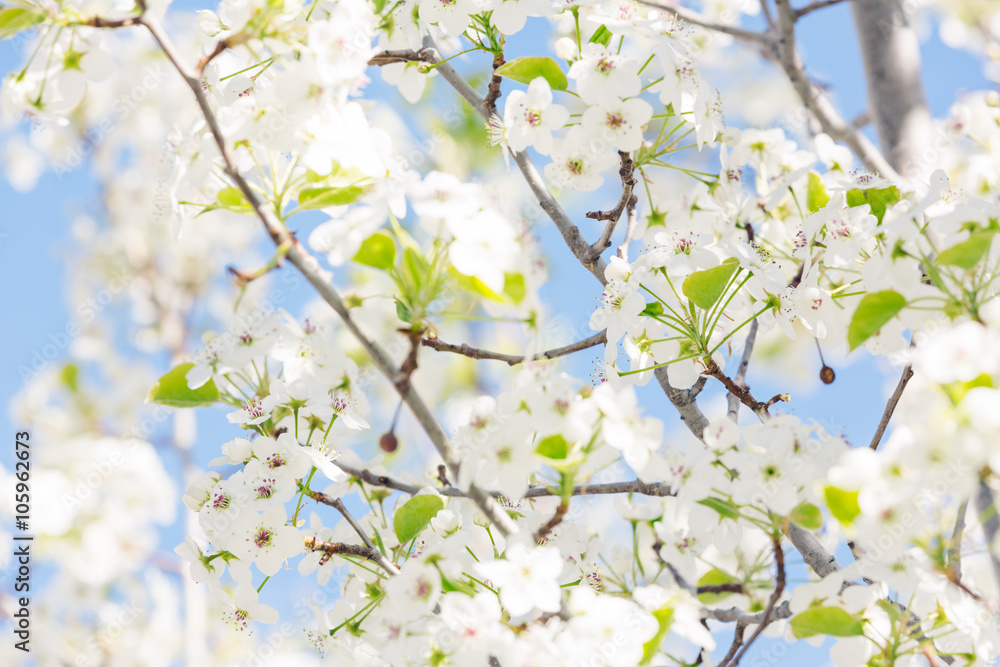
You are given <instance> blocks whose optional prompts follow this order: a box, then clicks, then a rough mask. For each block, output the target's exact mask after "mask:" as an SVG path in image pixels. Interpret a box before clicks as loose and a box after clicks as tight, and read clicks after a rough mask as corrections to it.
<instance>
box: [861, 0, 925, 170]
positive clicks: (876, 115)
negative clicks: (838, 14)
mask: <svg viewBox="0 0 1000 667" xmlns="http://www.w3.org/2000/svg"><path fill="white" fill-rule="evenodd" d="M851 8H852V11H853V12H854V23H855V25H856V26H857V30H858V39H859V40H860V42H861V56H862V61H863V62H864V66H865V78H866V79H867V81H868V108H869V109H870V110H871V115H872V118H873V120H874V121H875V128H876V129H877V130H878V137H879V141H880V143H881V144H882V150H883V151H884V152H885V156H886V158H887V159H888V161H889V163H890V164H891V165H892V166H893V167H894V168H895V169H896V170H897V171H898V172H899V173H900V174H902V175H903V176H906V177H911V178H912V177H915V176H918V175H920V172H921V171H922V169H921V159H922V152H923V149H924V148H926V147H927V146H928V144H929V140H930V137H931V136H932V134H933V130H932V127H931V114H930V111H929V110H928V109H927V101H926V99H925V98H924V87H923V84H922V83H921V81H920V44H919V42H918V41H917V35H916V33H915V32H914V31H913V28H912V27H910V16H909V13H910V12H913V11H915V6H913V3H910V2H903V1H902V0H855V1H854V2H853V3H852V4H851Z"/></svg>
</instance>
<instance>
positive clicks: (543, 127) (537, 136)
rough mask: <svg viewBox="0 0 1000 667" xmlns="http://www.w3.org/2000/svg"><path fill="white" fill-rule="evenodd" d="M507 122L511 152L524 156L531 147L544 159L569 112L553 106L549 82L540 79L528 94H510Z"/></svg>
mask: <svg viewBox="0 0 1000 667" xmlns="http://www.w3.org/2000/svg"><path fill="white" fill-rule="evenodd" d="M506 4H507V3H504V5H506ZM511 4H520V3H511ZM504 120H505V122H506V123H508V125H509V126H508V129H507V143H508V145H509V146H510V148H511V150H513V151H515V152H520V151H523V150H524V149H525V148H528V147H529V146H531V147H533V148H534V149H535V150H536V151H538V152H539V153H541V154H542V155H548V154H549V153H550V152H551V151H552V132H554V131H556V130H559V129H561V128H562V127H563V125H565V124H566V122H567V121H568V120H569V112H568V111H567V110H566V107H564V106H562V105H561V104H553V103H552V89H551V88H550V87H549V82H548V81H546V80H545V79H544V78H543V77H538V78H536V79H535V80H534V81H532V82H531V84H530V85H529V86H528V91H527V92H524V91H521V90H512V91H511V92H510V95H508V96H507V103H506V106H505V107H504Z"/></svg>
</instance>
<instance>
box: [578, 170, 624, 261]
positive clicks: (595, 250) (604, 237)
mask: <svg viewBox="0 0 1000 667" xmlns="http://www.w3.org/2000/svg"><path fill="white" fill-rule="evenodd" d="M618 157H619V159H620V160H621V167H619V169H618V175H619V176H620V177H621V179H622V196H621V197H619V198H618V203H617V204H615V207H614V208H613V209H610V210H607V211H590V212H588V213H587V215H586V217H588V218H590V219H591V220H607V221H608V224H607V225H605V226H604V232H603V233H602V234H601V238H599V239H598V240H597V242H596V243H594V244H593V245H592V246H591V247H590V253H591V255H592V256H593V257H600V255H601V253H602V252H604V251H605V250H607V249H608V248H609V247H611V235H612V234H613V233H614V231H615V226H616V225H617V224H618V220H619V219H620V218H621V217H622V213H623V212H624V211H625V207H626V206H628V205H629V204H630V203H631V202H632V199H633V195H632V190H633V188H635V184H636V180H635V177H634V174H635V162H633V161H632V156H631V155H629V154H628V153H626V152H624V151H618Z"/></svg>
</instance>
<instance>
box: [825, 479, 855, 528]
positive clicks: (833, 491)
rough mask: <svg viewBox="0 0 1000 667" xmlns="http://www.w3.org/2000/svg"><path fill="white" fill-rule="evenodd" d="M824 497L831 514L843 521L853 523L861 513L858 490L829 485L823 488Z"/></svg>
mask: <svg viewBox="0 0 1000 667" xmlns="http://www.w3.org/2000/svg"><path fill="white" fill-rule="evenodd" d="M823 499H824V500H825V501H826V506H827V507H829V508H830V514H832V515H833V516H834V517H836V519H837V520H838V521H840V522H841V523H844V524H850V523H853V522H854V519H856V518H857V516H858V515H859V514H861V507H860V506H858V492H857V491H844V490H843V489H838V488H837V487H835V486H828V487H826V488H825V489H823Z"/></svg>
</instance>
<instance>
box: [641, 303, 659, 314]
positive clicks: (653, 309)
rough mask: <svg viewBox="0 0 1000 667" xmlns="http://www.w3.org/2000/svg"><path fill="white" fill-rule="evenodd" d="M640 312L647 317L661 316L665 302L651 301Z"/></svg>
mask: <svg viewBox="0 0 1000 667" xmlns="http://www.w3.org/2000/svg"><path fill="white" fill-rule="evenodd" d="M639 314H640V315H645V316H646V317H659V316H660V315H662V314H663V304H662V303H660V302H659V301H650V302H649V303H647V304H646V307H645V308H643V309H642V312H641V313H639Z"/></svg>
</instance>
